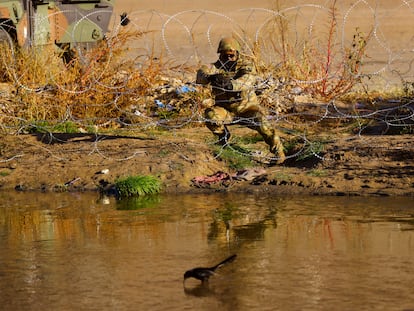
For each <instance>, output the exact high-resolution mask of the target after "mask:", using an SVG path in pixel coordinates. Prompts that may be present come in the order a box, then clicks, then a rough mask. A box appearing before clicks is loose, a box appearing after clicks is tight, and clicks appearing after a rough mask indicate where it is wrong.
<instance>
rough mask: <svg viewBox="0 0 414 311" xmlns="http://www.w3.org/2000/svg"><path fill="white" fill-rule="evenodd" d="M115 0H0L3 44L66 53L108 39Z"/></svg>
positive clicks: (0, 38)
mask: <svg viewBox="0 0 414 311" xmlns="http://www.w3.org/2000/svg"><path fill="white" fill-rule="evenodd" d="M114 2H115V0H0V41H3V42H7V43H9V44H13V45H17V46H20V47H33V46H44V45H53V46H54V47H56V48H57V50H58V51H61V52H62V53H64V52H65V51H71V50H74V49H75V48H76V49H78V48H82V49H89V48H90V47H92V46H95V45H96V44H97V43H98V42H100V41H101V40H103V39H104V38H105V33H106V32H107V31H108V26H109V23H110V20H111V17H112V13H113V7H114Z"/></svg>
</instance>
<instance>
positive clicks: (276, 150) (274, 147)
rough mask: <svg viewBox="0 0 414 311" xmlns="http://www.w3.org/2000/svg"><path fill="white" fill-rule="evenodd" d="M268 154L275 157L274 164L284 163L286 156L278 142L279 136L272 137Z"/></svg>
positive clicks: (280, 143)
mask: <svg viewBox="0 0 414 311" xmlns="http://www.w3.org/2000/svg"><path fill="white" fill-rule="evenodd" d="M270 152H271V153H273V154H274V155H276V159H275V163H276V164H282V163H283V162H285V159H286V155H285V152H284V150H283V144H282V142H281V141H280V138H279V136H277V135H274V137H273V142H272V144H271V145H270Z"/></svg>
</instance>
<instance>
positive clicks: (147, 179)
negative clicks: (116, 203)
mask: <svg viewBox="0 0 414 311" xmlns="http://www.w3.org/2000/svg"><path fill="white" fill-rule="evenodd" d="M115 189H116V192H117V195H118V198H127V197H133V196H144V195H148V194H157V193H159V192H160V191H161V181H160V180H159V179H158V178H156V177H154V176H143V175H138V176H129V177H126V178H122V179H119V180H117V181H116V182H115Z"/></svg>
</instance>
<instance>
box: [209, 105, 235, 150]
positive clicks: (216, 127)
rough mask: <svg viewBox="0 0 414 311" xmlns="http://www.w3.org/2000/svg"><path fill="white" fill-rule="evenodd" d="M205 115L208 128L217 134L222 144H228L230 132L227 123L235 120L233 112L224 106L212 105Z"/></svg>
mask: <svg viewBox="0 0 414 311" xmlns="http://www.w3.org/2000/svg"><path fill="white" fill-rule="evenodd" d="M204 117H205V119H206V120H205V124H206V126H207V128H208V129H209V130H210V131H211V132H213V134H214V135H216V136H217V138H218V143H219V144H220V145H222V146H225V145H227V144H228V141H229V139H230V132H229V130H228V129H227V126H226V124H229V123H231V121H232V120H233V117H232V115H231V113H230V112H228V111H227V110H226V109H224V108H222V107H211V108H207V109H206V111H205V112H204Z"/></svg>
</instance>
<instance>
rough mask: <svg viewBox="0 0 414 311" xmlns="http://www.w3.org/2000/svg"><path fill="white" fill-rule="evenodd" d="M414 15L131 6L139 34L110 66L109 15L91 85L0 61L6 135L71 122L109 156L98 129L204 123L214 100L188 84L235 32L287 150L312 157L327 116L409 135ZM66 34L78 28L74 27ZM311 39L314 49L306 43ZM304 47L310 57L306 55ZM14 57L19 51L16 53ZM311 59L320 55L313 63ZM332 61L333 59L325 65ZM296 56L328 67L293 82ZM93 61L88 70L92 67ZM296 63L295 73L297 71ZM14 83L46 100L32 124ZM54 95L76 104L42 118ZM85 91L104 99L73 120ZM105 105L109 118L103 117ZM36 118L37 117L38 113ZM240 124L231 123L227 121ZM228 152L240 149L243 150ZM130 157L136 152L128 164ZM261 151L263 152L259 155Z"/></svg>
mask: <svg viewBox="0 0 414 311" xmlns="http://www.w3.org/2000/svg"><path fill="white" fill-rule="evenodd" d="M361 12H363V13H361ZM413 17H414V3H413V1H404V0H401V1H398V2H396V3H395V4H394V5H393V7H392V8H391V9H390V8H387V9H382V8H381V7H378V6H374V5H371V4H370V2H368V1H364V0H359V1H355V2H354V3H353V4H352V5H350V6H349V7H337V8H335V10H333V8H332V7H329V6H323V5H314V4H305V5H297V6H291V7H288V8H284V9H281V10H279V11H276V10H271V9H265V8H243V9H240V10H237V11H234V12H229V13H228V14H223V13H219V12H214V11H208V10H188V11H182V12H177V13H175V14H172V15H169V14H165V13H162V12H157V11H133V12H130V13H129V14H128V18H129V20H130V23H129V25H128V26H127V32H129V33H139V36H138V37H136V38H134V39H133V40H131V41H125V42H124V46H123V47H124V48H125V50H124V51H123V58H122V61H121V62H120V63H119V64H118V65H119V70H118V69H116V70H115V71H114V69H113V67H111V66H113V64H112V61H114V60H115V59H118V58H117V56H116V55H115V51H113V52H114V54H112V51H111V50H110V49H111V47H112V46H115V45H116V44H117V40H118V38H119V36H120V35H122V33H123V32H125V29H124V28H122V27H121V26H120V23H119V18H115V19H114V21H113V24H112V30H111V31H110V33H109V34H108V35H107V47H108V49H109V53H107V54H106V59H105V60H103V61H101V65H102V64H103V66H101V67H99V71H96V72H92V73H90V74H89V76H88V79H87V81H81V82H80V83H79V85H72V84H68V85H66V84H64V83H62V82H60V81H61V80H60V75H62V74H63V75H64V74H65V73H64V70H65V67H64V66H61V68H62V71H61V72H50V73H49V76H48V79H46V80H48V82H47V83H45V82H43V83H44V84H43V85H41V83H40V82H39V81H36V77H33V78H32V79H31V80H30V81H31V82H30V83H27V82H26V81H27V80H24V76H25V74H27V72H24V71H23V72H22V71H21V68H19V64H17V63H7V61H6V59H5V58H3V65H2V66H3V67H2V68H4V69H5V70H6V71H7V72H8V73H9V74H10V75H11V76H13V83H3V84H2V88H1V90H0V92H1V101H0V119H1V120H2V122H1V128H2V131H3V132H4V133H13V134H16V133H17V134H19V133H27V132H30V131H46V132H49V133H50V135H52V136H53V131H56V130H57V129H58V128H59V125H62V126H61V130H62V127H63V128H64V127H65V126H66V125H67V123H68V122H71V123H73V124H74V125H75V126H76V127H77V129H76V130H77V131H80V132H86V133H88V132H92V133H95V134H97V136H96V137H97V138H96V141H95V142H94V145H93V146H91V152H99V153H100V154H102V156H104V157H110V155H105V154H104V153H103V151H101V150H100V149H99V146H98V144H99V135H98V134H99V132H100V131H102V130H103V129H107V128H110V127H116V129H117V133H122V131H124V132H131V131H134V130H144V131H145V130H148V129H150V128H154V127H161V128H164V129H169V130H178V129H183V128H187V127H190V126H197V127H199V126H200V125H201V124H203V123H204V122H206V121H208V120H206V119H205V116H204V114H203V110H204V109H205V107H206V106H207V105H208V104H211V99H210V94H209V92H208V91H206V89H205V88H204V87H202V86H200V85H197V84H196V83H195V72H196V70H197V69H198V67H199V66H201V65H202V64H208V63H211V62H213V61H215V60H216V58H217V53H216V51H217V44H218V42H219V40H220V38H222V37H224V36H229V35H231V36H234V37H236V38H237V39H238V40H239V41H240V42H241V43H242V45H243V53H244V54H245V55H247V56H250V57H252V58H253V59H254V60H255V61H257V63H258V64H259V65H261V67H262V69H263V68H265V69H267V70H262V71H261V74H260V75H259V77H258V83H257V84H256V87H257V91H258V92H257V93H259V98H260V101H261V103H262V104H263V105H264V106H266V108H267V109H268V111H269V121H270V122H271V123H272V124H273V126H274V127H275V128H279V129H282V131H285V134H286V136H289V137H290V138H289V139H292V138H294V139H297V140H298V144H299V145H300V147H298V148H297V150H296V151H295V152H293V153H292V154H291V155H290V156H289V157H298V156H300V155H301V154H303V153H304V152H309V151H310V152H311V153H313V154H314V155H315V156H317V157H320V155H319V154H318V150H316V151H314V150H312V142H313V141H314V140H315V139H319V138H318V137H317V135H314V134H311V132H312V131H311V130H310V129H311V128H312V127H315V126H320V127H321V126H323V125H322V123H324V122H325V121H330V120H338V121H344V122H348V121H349V120H356V122H357V124H356V125H355V127H356V129H354V134H355V135H362V134H363V133H364V131H365V130H366V128H367V127H369V126H371V125H372V124H375V125H378V124H380V125H381V126H380V128H381V129H382V131H384V132H385V131H387V130H389V129H390V128H393V129H396V130H397V131H402V129H404V130H406V131H409V132H410V133H411V132H412V125H413V123H414V113H413V110H414V105H413V95H414V70H413V66H412V62H413V60H414V58H413V56H414V40H412V39H413V35H412V32H411V31H410V30H411V29H413V26H414V25H413V24H414V19H413ZM83 18H84V19H88V18H90V16H84V17H83ZM402 21H404V23H402ZM72 32H73V33H75V32H76V27H75V29H73V31H72ZM73 36H74V35H73ZM358 40H360V41H358ZM363 40H367V42H363ZM310 44H313V46H312V47H311V49H309V50H306V48H308V47H309V45H310ZM358 44H361V46H362V45H363V44H366V45H365V46H364V50H363V55H362V54H360V55H358V57H360V59H357V60H356V61H357V62H360V64H358V66H360V69H359V70H358V71H353V70H351V68H350V67H347V66H348V65H347V64H345V63H346V61H347V57H348V60H349V57H351V56H352V55H354V54H352V53H353V52H352V51H351V50H352V49H358V46H357V45H358ZM361 49H362V48H361ZM356 51H357V52H358V51H359V50H356ZM305 52H306V53H308V55H306V56H304V53H305ZM78 53H79V56H80V58H81V59H82V60H83V63H84V64H88V62H90V59H91V58H90V57H91V56H90V54H88V52H84V51H83V50H81V49H79V50H78ZM286 53H290V55H288V56H287V55H285V54H286ZM354 53H356V52H354ZM311 54H313V55H311ZM12 56H13V57H17V56H16V55H15V52H14V51H13V50H12ZM312 56H314V57H316V58H318V57H321V56H323V57H325V58H326V59H319V60H316V61H315V60H310V59H309V58H310V57H312ZM286 57H291V58H289V59H287V58H286ZM328 57H329V58H330V60H327V58H328ZM284 58H285V59H284ZM293 59H295V60H296V61H298V60H299V61H298V62H302V63H300V64H299V65H301V66H302V65H303V66H304V65H305V64H304V63H305V62H310V61H313V62H315V63H314V65H315V67H314V68H317V66H316V65H318V66H322V65H326V68H325V69H326V74H325V75H319V76H315V75H312V72H307V73H306V74H307V76H306V74H304V73H303V72H299V73H295V74H297V76H296V77H294V76H291V74H292V71H291V70H292V67H291V68H289V70H290V71H289V70H287V69H286V67H283V64H286V60H289V61H291V60H293ZM117 61H119V60H117ZM283 62H285V63H283ZM344 62H345V63H344ZM126 63H128V64H129V65H130V66H131V67H130V68H129V70H126V69H125V68H123V65H124V64H126ZM148 63H152V64H154V63H158V64H159V67H158V68H159V69H158V72H157V74H156V77H154V76H152V77H148V76H146V74H145V69H146V68H148ZM335 66H336V67H335ZM115 67H116V66H115ZM293 67H294V66H293ZM297 67H300V66H297ZM91 68H92V69H91V70H92V71H93V69H94V67H91ZM303 68H304V67H303ZM303 68H297V69H298V70H299V71H300V70H303ZM131 69H132V70H131ZM269 69H272V70H269ZM284 70H285V71H284ZM62 72H63V73H62ZM284 74H285V75H286V76H284ZM341 74H342V75H344V76H341ZM344 77H348V78H349V79H353V80H354V81H353V83H354V84H353V85H352V88H350V89H349V90H345V91H346V92H343V93H338V94H336V93H334V92H333V93H332V94H333V95H331V96H329V97H328V96H327V97H325V98H323V96H322V97H321V96H319V97H318V96H314V95H315V94H316V93H315V88H316V87H317V86H318V85H319V84H320V83H327V82H329V81H334V82H332V83H334V84H335V83H339V82H342V81H341V79H344ZM138 81H141V82H138ZM338 81H339V82H338ZM345 82H346V81H345ZM39 83H40V84H39ZM134 83H135V84H137V83H138V84H140V86H139V87H138V86H136V85H134ZM334 87H335V85H333V86H332V89H334ZM143 88H145V90H143ZM138 89H139V91H137V90H138ZM312 89H313V92H312V91H311V90H312ZM393 89H395V90H398V91H395V92H394V93H393V94H395V95H396V96H394V97H392V98H389V97H387V96H385V95H386V94H387V93H390V92H391V91H392V90H393ZM22 90H24V91H25V92H27V93H28V94H35V95H36V96H38V95H41V96H43V99H47V100H49V102H50V103H49V104H48V105H46V106H45V108H44V111H43V112H38V119H37V120H36V121H35V122H34V121H33V119H30V118H29V117H28V116H27V115H26V116H24V117H22V115H21V113H19V110H20V109H21V108H22V107H25V106H27V105H33V103H30V100H29V98H28V97H27V96H28V95H27V94H25V96H21V95H19V92H22ZM316 90H317V91H318V92H322V91H321V90H320V89H316ZM57 92H60V93H65V94H67V95H68V100H69V99H71V100H73V101H74V103H73V105H71V106H70V105H66V106H65V105H64V106H63V107H64V108H62V109H63V110H64V111H63V113H61V116H60V117H59V118H53V117H52V118H48V117H47V116H48V115H49V111H48V110H54V109H57V107H56V106H55V105H56V104H55V103H53V98H55V96H56V93H57ZM90 92H93V93H94V94H100V95H99V96H100V97H102V98H103V99H102V100H100V101H96V103H93V102H88V104H87V106H88V109H90V111H91V113H89V114H87V115H82V116H81V117H80V116H78V113H77V111H78V110H81V109H84V106H85V105H86V104H85V103H84V102H81V101H79V102H76V96H78V97H79V98H85V97H84V96H86V97H88V96H89V97H90V95H88V94H90ZM348 92H354V93H355V94H357V95H355V96H354V97H353V99H352V100H348V101H346V102H344V100H343V96H344V95H346V94H347V93H348ZM358 92H359V93H358ZM364 92H365V94H369V95H367V97H368V98H369V99H370V100H369V101H367V100H366V99H363V100H361V99H360V97H359V96H358V94H362V93H364ZM391 93H392V92H391ZM324 94H325V95H326V90H325V93H324ZM324 94H319V95H324ZM371 94H377V95H376V96H373V95H371ZM71 96H72V97H71ZM94 96H95V95H94ZM105 98H106V99H105ZM125 98H127V100H126V99H125ZM59 104H60V103H59ZM85 109H86V108H85ZM105 110H107V111H111V112H112V113H109V114H105V113H102V111H105ZM93 111H99V113H98V115H94V114H93V113H92V112H93ZM42 113H43V115H44V116H45V117H44V118H42V117H40V116H41V115H42ZM51 115H52V114H51ZM241 121H243V120H240V119H236V120H235V121H234V122H233V125H237V124H238V123H240V122H241ZM250 121H254V120H250ZM49 124H53V127H51V126H48V125H49ZM213 143H215V142H214V141H212V144H213ZM230 147H231V146H230ZM236 151H237V152H241V153H243V152H245V151H243V150H241V151H240V149H237V150H236ZM252 153H254V152H252ZM137 154H139V152H138V153H134V154H133V155H132V156H131V155H128V156H126V157H125V159H130V158H131V157H134V156H135V155H137ZM248 154H250V153H248ZM18 156H20V155H16V156H14V157H18ZM268 157H269V155H267V154H264V155H263V158H266V159H267V158H268ZM6 161H10V159H9V158H7V159H0V162H6Z"/></svg>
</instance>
